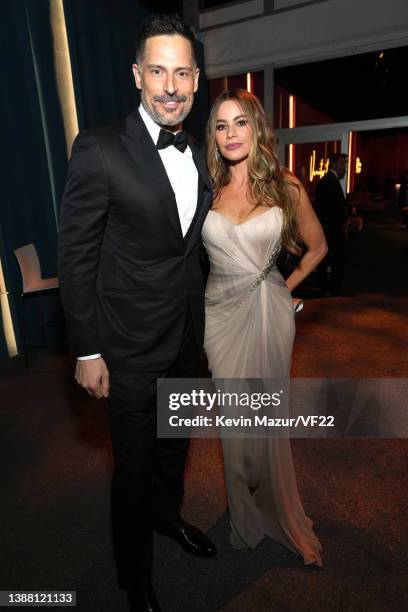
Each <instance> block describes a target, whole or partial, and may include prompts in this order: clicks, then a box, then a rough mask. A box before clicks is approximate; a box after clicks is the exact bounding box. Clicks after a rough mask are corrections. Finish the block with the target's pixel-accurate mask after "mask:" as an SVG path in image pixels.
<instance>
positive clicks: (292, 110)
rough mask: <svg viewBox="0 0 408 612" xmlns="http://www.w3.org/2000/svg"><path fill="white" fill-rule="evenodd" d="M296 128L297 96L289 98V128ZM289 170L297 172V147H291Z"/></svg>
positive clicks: (291, 145)
mask: <svg viewBox="0 0 408 612" xmlns="http://www.w3.org/2000/svg"><path fill="white" fill-rule="evenodd" d="M295 126H296V98H295V96H289V127H290V128H294V127H295ZM289 170H290V171H291V172H294V171H295V145H293V144H290V145H289Z"/></svg>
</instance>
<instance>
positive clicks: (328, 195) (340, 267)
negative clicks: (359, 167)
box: [315, 153, 351, 297]
mask: <svg viewBox="0 0 408 612" xmlns="http://www.w3.org/2000/svg"><path fill="white" fill-rule="evenodd" d="M346 170H347V155H346V154H345V153H335V154H334V155H332V156H331V157H330V164H329V170H328V172H327V173H326V174H325V175H324V176H323V177H322V178H321V179H320V180H319V182H318V183H317V186H316V192H315V210H316V214H317V216H318V218H319V220H320V223H321V225H322V227H323V231H324V233H325V236H326V241H327V246H328V249H329V250H328V253H327V255H326V257H325V258H324V259H323V260H322V261H321V262H320V263H319V265H318V267H317V283H318V288H319V293H320V295H322V296H343V297H349V296H350V295H351V292H350V291H346V290H345V289H344V287H343V277H344V260H345V250H346V249H345V247H346V226H347V223H348V215H347V203H346V198H345V196H344V193H343V189H342V186H341V184H340V179H342V178H344V176H345V174H346ZM328 266H330V268H331V274H330V276H329V274H328V271H327V268H328Z"/></svg>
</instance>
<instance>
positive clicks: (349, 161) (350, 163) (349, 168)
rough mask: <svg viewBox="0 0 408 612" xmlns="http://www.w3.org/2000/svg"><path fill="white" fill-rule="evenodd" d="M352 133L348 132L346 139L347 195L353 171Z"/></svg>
mask: <svg viewBox="0 0 408 612" xmlns="http://www.w3.org/2000/svg"><path fill="white" fill-rule="evenodd" d="M352 153H353V132H349V138H348V158H347V193H350V191H351V173H352V169H353V160H352Z"/></svg>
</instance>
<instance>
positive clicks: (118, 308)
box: [58, 110, 212, 372]
mask: <svg viewBox="0 0 408 612" xmlns="http://www.w3.org/2000/svg"><path fill="white" fill-rule="evenodd" d="M189 146H190V148H191V150H192V153H193V159H194V162H195V165H196V167H197V170H198V176H199V178H198V181H199V182H198V201H197V208H196V212H195V216H194V218H193V221H192V223H191V226H190V228H189V230H188V233H187V235H186V236H185V237H184V238H183V235H182V230H181V225H180V220H179V215H178V210H177V203H176V199H175V195H174V192H173V190H172V187H171V184H170V181H169V179H168V177H167V174H166V170H165V168H164V165H163V163H162V160H161V158H160V155H159V153H158V151H157V149H156V146H155V144H154V143H153V141H152V139H151V136H150V134H149V132H148V131H147V128H146V126H145V124H144V122H143V120H142V119H141V117H140V114H139V112H138V111H137V110H136V111H135V112H133V113H132V114H131V115H130V116H129V117H128V118H127V119H126V120H125V121H122V122H118V123H116V124H114V125H112V126H107V127H102V128H97V129H93V130H89V131H85V132H83V133H81V134H79V135H78V136H77V138H76V140H75V142H74V145H73V149H72V155H71V160H70V164H69V170H68V178H67V183H66V188H65V192H64V196H63V202H62V210H61V219H60V234H59V255H58V260H59V281H60V291H61V298H62V302H63V306H64V311H65V316H66V323H67V333H68V339H69V342H70V346H71V349H72V351H73V353H74V354H75V355H76V356H83V355H91V354H94V353H101V354H102V356H103V357H104V359H105V360H106V362H107V364H108V367H109V368H110V369H113V370H119V371H150V372H156V371H160V370H164V369H166V368H167V367H168V366H169V365H170V364H171V363H172V361H173V360H174V359H175V358H176V356H177V353H178V351H179V348H180V344H181V339H182V335H183V330H184V325H185V321H186V314H187V313H191V318H192V322H193V327H194V333H195V337H196V340H197V343H198V345H199V346H202V343H203V335H204V280H203V274H202V271H201V266H200V249H201V244H202V243H201V228H202V225H203V222H204V219H205V217H206V215H207V212H208V210H209V208H210V205H211V199H212V193H211V186H210V184H209V181H208V176H207V172H206V168H205V163H204V159H203V157H202V155H201V152H200V150H199V149H198V148H197V146H196V145H195V143H194V142H193V141H192V140H191V139H190V140H189Z"/></svg>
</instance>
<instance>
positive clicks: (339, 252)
mask: <svg viewBox="0 0 408 612" xmlns="http://www.w3.org/2000/svg"><path fill="white" fill-rule="evenodd" d="M326 240H327V246H328V252H327V255H326V257H325V258H324V259H323V260H322V261H321V262H320V263H319V265H318V266H317V284H318V287H319V290H320V291H321V292H323V293H327V292H330V293H332V294H333V295H336V294H339V293H341V291H342V288H343V276H344V260H345V254H346V241H345V238H344V230H343V228H341V231H339V232H336V233H333V234H330V233H326ZM327 266H330V267H331V274H330V276H329V275H328V273H327Z"/></svg>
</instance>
